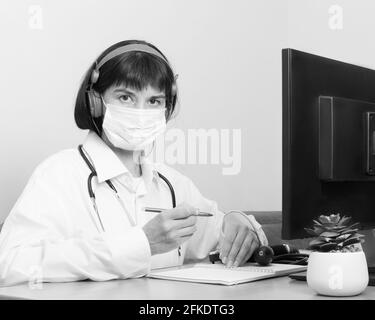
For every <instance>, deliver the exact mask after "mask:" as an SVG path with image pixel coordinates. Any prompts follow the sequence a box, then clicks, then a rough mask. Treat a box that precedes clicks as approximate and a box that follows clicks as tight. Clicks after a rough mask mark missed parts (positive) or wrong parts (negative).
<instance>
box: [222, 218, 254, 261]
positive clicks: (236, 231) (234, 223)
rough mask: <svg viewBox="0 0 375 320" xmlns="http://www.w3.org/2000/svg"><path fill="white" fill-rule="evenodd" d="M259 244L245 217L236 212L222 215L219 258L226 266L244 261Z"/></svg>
mask: <svg viewBox="0 0 375 320" xmlns="http://www.w3.org/2000/svg"><path fill="white" fill-rule="evenodd" d="M259 245H260V244H259V240H258V237H257V235H256V233H255V231H254V229H253V227H252V225H251V223H250V221H249V220H248V219H247V218H246V217H244V216H243V215H242V214H240V213H236V212H232V213H229V214H226V215H225V216H224V221H223V234H222V235H221V236H220V259H221V261H222V262H223V263H224V264H225V265H226V266H227V267H228V268H230V267H232V266H233V267H238V266H241V265H243V264H244V263H246V262H247V260H249V258H250V257H251V256H252V254H253V253H254V251H255V249H257V248H258V247H259Z"/></svg>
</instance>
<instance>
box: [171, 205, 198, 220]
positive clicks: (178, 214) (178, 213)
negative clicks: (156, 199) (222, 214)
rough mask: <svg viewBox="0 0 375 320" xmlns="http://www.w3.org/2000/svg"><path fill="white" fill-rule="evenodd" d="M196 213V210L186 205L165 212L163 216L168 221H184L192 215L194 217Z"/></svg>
mask: <svg viewBox="0 0 375 320" xmlns="http://www.w3.org/2000/svg"><path fill="white" fill-rule="evenodd" d="M196 212H197V209H196V208H193V207H192V206H190V205H188V204H182V205H179V206H178V207H176V208H173V209H170V210H166V211H165V215H166V217H167V218H169V219H174V220H177V219H186V218H188V217H190V216H192V215H194V214H195V213H196Z"/></svg>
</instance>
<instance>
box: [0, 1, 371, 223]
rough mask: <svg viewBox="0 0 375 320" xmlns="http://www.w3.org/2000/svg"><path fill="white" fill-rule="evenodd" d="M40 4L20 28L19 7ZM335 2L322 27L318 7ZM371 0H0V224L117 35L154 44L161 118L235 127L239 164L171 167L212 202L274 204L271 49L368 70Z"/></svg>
mask: <svg viewBox="0 0 375 320" xmlns="http://www.w3.org/2000/svg"><path fill="white" fill-rule="evenodd" d="M31 5H39V6H40V7H41V8H42V14H43V28H42V29H41V30H35V29H31V28H30V26H29V19H30V14H29V8H30V6H31ZM331 5H340V6H342V8H343V14H344V16H343V28H342V29H340V30H332V29H330V27H329V24H328V21H329V18H330V14H329V11H328V10H329V7H330V6H331ZM373 9H375V5H374V4H372V1H371V0H362V1H350V0H348V1H327V0H319V1H317V0H311V1H308V0H289V1H287V0H285V1H280V0H274V1H250V0H234V1H225V0H220V1H219V0H204V1H198V0H194V1H191V0H190V1H187V0H185V1H173V0H158V1H152V0H142V1H139V0H137V1H130V0H129V1H124V0H122V1H120V0H118V1H116V0H107V1H100V2H99V1H92V0H80V1H73V0H67V1H50V0H49V1H47V0H44V1H26V0H19V1H10V0H6V1H4V0H3V1H2V4H1V6H0V27H1V28H0V36H1V40H2V50H1V51H0V58H1V61H2V68H1V73H2V76H1V78H0V90H1V96H2V105H1V111H2V123H1V126H0V142H1V146H2V149H1V150H2V152H1V158H0V177H1V187H0V188H1V192H0V220H2V219H3V218H5V217H6V215H7V214H8V213H9V211H10V209H11V207H12V206H13V204H14V202H15V201H16V199H17V197H18V196H19V195H20V193H21V192H22V190H23V188H24V186H25V184H26V182H27V180H28V178H29V177H30V175H31V173H32V171H33V170H34V169H35V167H36V166H37V165H38V163H40V162H41V161H42V160H43V159H45V158H46V157H48V156H49V155H51V154H53V153H55V152H57V151H59V150H61V149H65V148H72V147H76V146H77V145H78V144H79V143H80V142H81V141H82V140H83V139H84V137H85V135H86V132H85V131H81V130H79V129H78V128H76V126H75V123H74V118H73V104H74V100H75V95H76V92H77V90H78V86H79V83H80V80H81V78H82V76H83V74H84V72H85V71H86V69H87V68H88V66H89V65H90V64H91V63H92V62H93V61H94V59H95V58H96V57H97V55H99V53H100V52H101V51H103V50H104V49H105V48H107V47H108V46H109V45H111V44H113V43H115V42H118V41H121V40H124V39H134V38H136V39H143V40H146V41H149V42H151V43H153V44H155V45H156V46H157V47H158V48H160V49H161V50H162V51H163V52H164V54H165V55H166V56H167V57H168V59H169V60H170V62H171V64H172V67H173V68H174V71H175V72H176V73H178V74H179V78H178V86H179V93H180V105H181V106H180V107H181V110H180V112H179V114H178V117H177V118H176V120H174V121H173V122H172V123H171V124H170V126H172V127H177V128H181V129H183V130H187V129H189V128H191V129H198V128H204V129H210V128H216V129H238V128H240V129H241V130H242V167H241V172H240V173H239V174H238V175H232V176H224V175H222V168H223V166H222V165H188V164H186V165H177V166H176V168H177V169H179V170H180V171H182V172H183V173H184V174H186V175H188V176H189V177H190V178H191V179H192V180H193V181H194V182H195V184H196V185H197V186H198V187H199V189H200V190H201V192H202V193H203V194H204V195H205V196H206V197H207V198H210V199H214V200H216V201H217V202H218V204H219V206H220V207H221V208H222V209H223V210H228V209H243V210H281V192H282V190H281V182H282V181H281V168H282V163H281V151H282V148H281V142H282V140H281V129H282V128H281V124H282V123H281V115H282V110H281V49H282V48H285V47H293V48H296V49H299V50H303V51H308V52H311V53H315V54H319V55H323V56H327V57H330V58H334V59H339V60H343V61H346V62H351V63H355V64H359V65H364V66H367V67H370V68H375V46H374V45H373V43H372V30H375V21H374V19H373V17H372V12H373Z"/></svg>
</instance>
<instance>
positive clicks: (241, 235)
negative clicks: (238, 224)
mask: <svg viewBox="0 0 375 320" xmlns="http://www.w3.org/2000/svg"><path fill="white" fill-rule="evenodd" d="M246 235H247V233H246V232H244V231H240V232H238V233H237V236H236V238H235V239H234V241H233V243H232V247H231V249H230V251H229V255H228V262H227V267H228V268H230V267H232V265H233V263H234V261H235V259H236V257H237V254H238V252H239V251H240V249H241V247H242V244H243V242H244V240H245V238H246Z"/></svg>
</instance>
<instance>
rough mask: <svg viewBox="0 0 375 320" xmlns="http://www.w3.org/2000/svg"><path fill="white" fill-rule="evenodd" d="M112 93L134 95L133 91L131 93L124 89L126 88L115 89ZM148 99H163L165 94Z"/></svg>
mask: <svg viewBox="0 0 375 320" xmlns="http://www.w3.org/2000/svg"><path fill="white" fill-rule="evenodd" d="M113 92H124V93H128V94H131V95H133V96H134V95H136V93H135V92H134V91H131V90H129V89H126V88H117V89H115V90H113ZM150 98H154V99H155V98H156V99H157V98H163V99H165V94H158V95H155V96H151V97H150Z"/></svg>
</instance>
